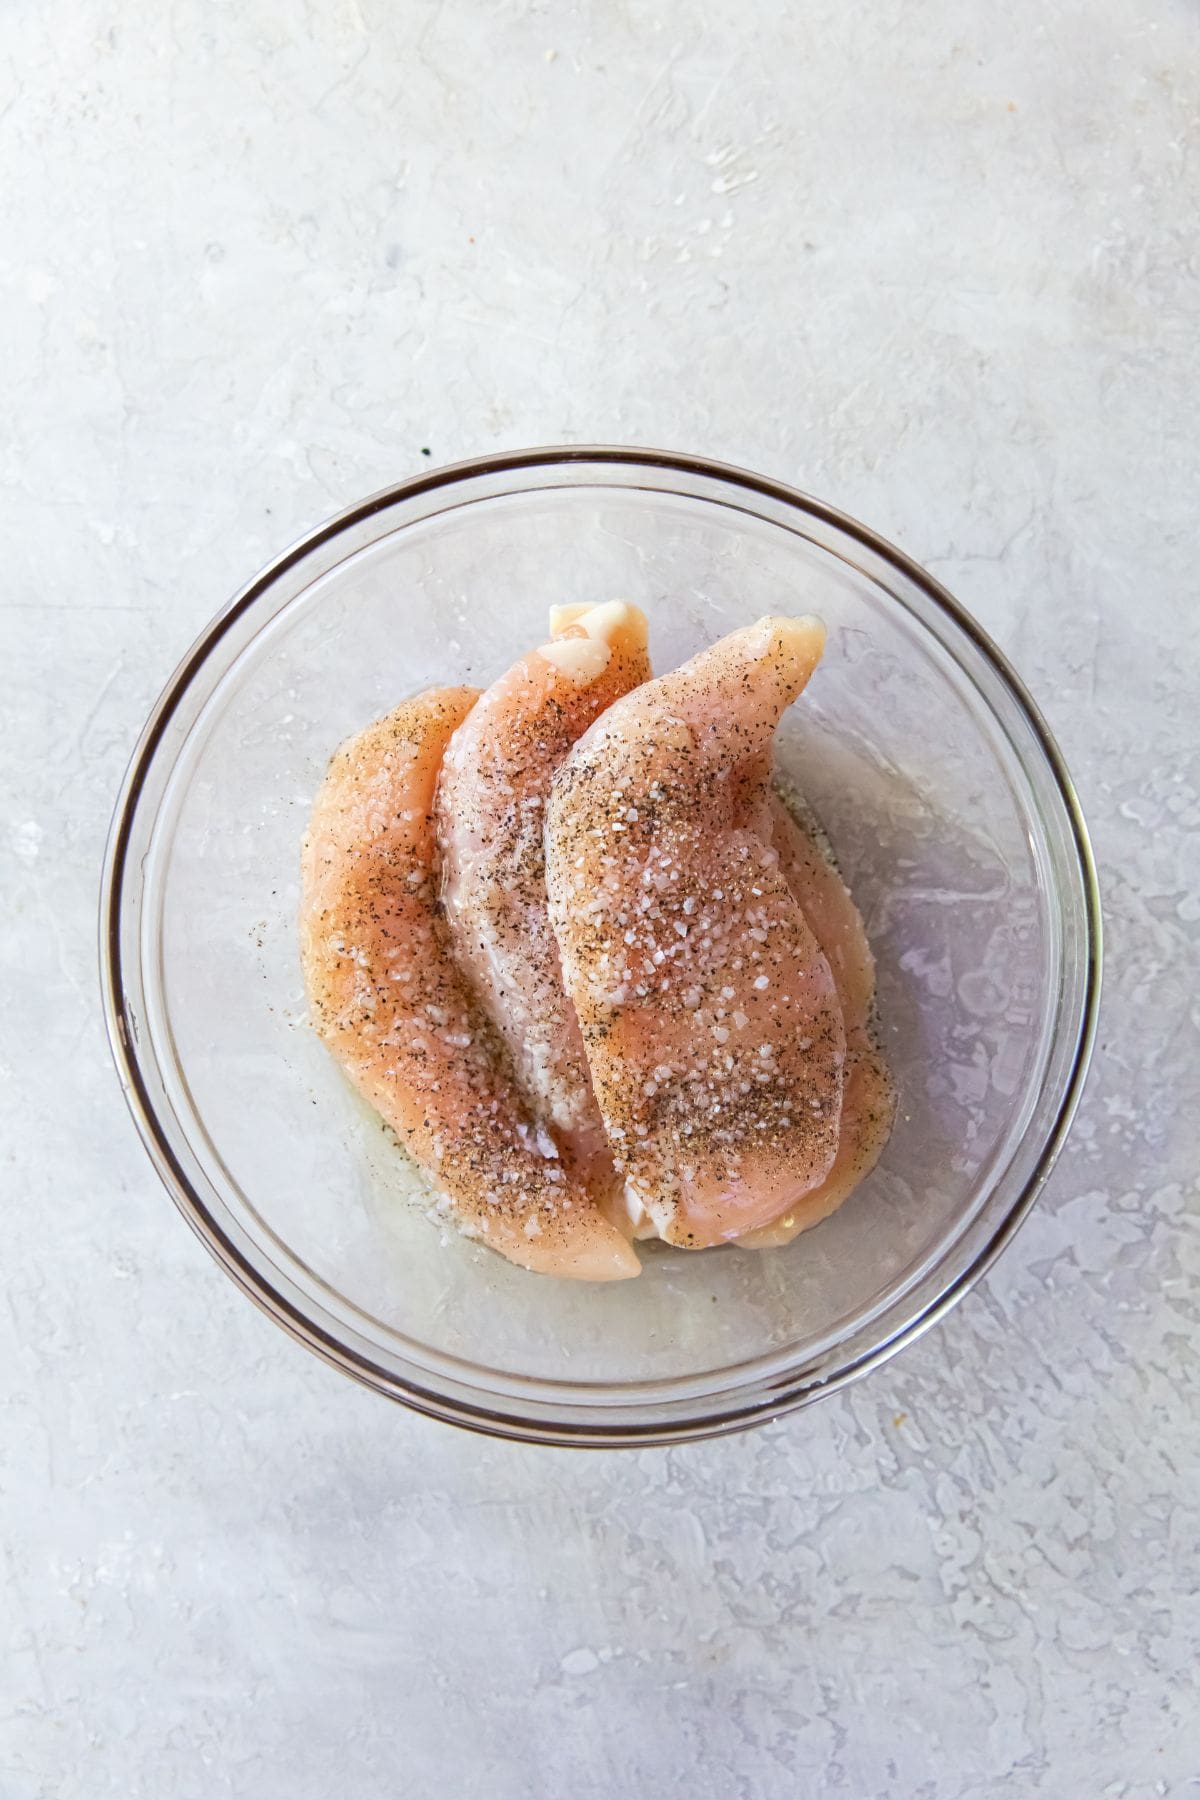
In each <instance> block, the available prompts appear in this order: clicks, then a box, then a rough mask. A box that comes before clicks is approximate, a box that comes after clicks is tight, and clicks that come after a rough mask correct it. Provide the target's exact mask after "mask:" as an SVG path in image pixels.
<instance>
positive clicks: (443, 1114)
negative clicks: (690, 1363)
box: [300, 688, 639, 1281]
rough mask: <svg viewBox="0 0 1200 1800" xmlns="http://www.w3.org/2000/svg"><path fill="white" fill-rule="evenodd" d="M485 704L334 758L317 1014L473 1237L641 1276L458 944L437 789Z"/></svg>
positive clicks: (539, 1256) (313, 841)
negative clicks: (443, 865) (521, 1069)
mask: <svg viewBox="0 0 1200 1800" xmlns="http://www.w3.org/2000/svg"><path fill="white" fill-rule="evenodd" d="M476 698H477V695H476V693H475V691H474V690H473V689H471V688H443V689H437V690H432V691H430V692H428V693H425V694H421V695H419V696H418V697H417V698H416V699H415V700H409V701H406V702H405V703H404V704H403V705H402V706H399V707H397V708H396V710H395V711H394V712H393V713H390V714H389V715H388V717H387V718H385V719H381V720H379V721H378V722H377V723H375V724H374V725H370V726H368V727H367V729H366V730H365V731H363V732H360V733H359V735H358V736H357V737H355V738H352V739H351V740H350V742H349V743H347V744H345V745H344V746H343V747H342V749H341V750H339V751H338V753H337V755H336V756H335V757H334V759H333V762H332V764H331V766H330V769H329V773H328V775H327V776H326V778H325V781H324V784H323V786H322V788H321V790H320V792H319V794H318V796H317V800H316V804H315V806H314V810H313V816H312V821H311V824H310V826H309V831H308V835H307V837H306V839H305V843H304V850H303V858H302V903H301V918H300V937H301V956H302V962H303V967H304V976H305V982H306V986H307V989H308V998H309V1007H310V1011H311V1016H312V1021H313V1024H314V1025H315V1027H316V1029H317V1031H318V1032H319V1033H320V1035H321V1036H322V1037H323V1038H324V1040H325V1042H326V1044H327V1045H328V1046H329V1049H330V1050H331V1051H332V1053H333V1055H334V1056H335V1057H336V1058H337V1060H338V1062H339V1063H340V1064H341V1065H342V1067H343V1069H344V1070H345V1072H346V1073H347V1075H349V1077H350V1079H351V1080H352V1081H353V1082H354V1083H355V1085H356V1086H357V1087H358V1088H359V1089H360V1091H361V1092H362V1093H363V1094H364V1095H365V1097H366V1098H367V1099H368V1100H369V1101H370V1102H371V1104H372V1105H373V1106H374V1107H376V1108H377V1110H378V1111H379V1112H380V1113H381V1114H382V1116H383V1118H384V1119H385V1120H386V1121H387V1123H388V1124H389V1125H391V1126H392V1128H393V1129H394V1130H395V1132H396V1133H397V1135H398V1137H399V1138H400V1140H401V1142H402V1143H403V1144H404V1146H405V1148H406V1149H407V1150H408V1151H409V1152H410V1153H411V1154H412V1156H413V1157H415V1159H416V1160H417V1162H419V1163H420V1164H421V1166H422V1167H423V1168H424V1169H425V1170H426V1172H427V1173H428V1175H429V1176H430V1177H431V1179H432V1181H433V1182H434V1184H435V1185H436V1187H437V1188H438V1189H439V1190H440V1193H441V1195H442V1196H443V1200H442V1204H443V1206H445V1207H447V1208H448V1210H449V1213H450V1214H451V1215H452V1217H453V1218H454V1219H455V1221H456V1222H457V1223H458V1225H459V1226H460V1228H461V1229H462V1230H463V1231H464V1232H465V1233H466V1234H467V1235H468V1236H473V1237H477V1238H480V1239H481V1240H482V1241H483V1242H485V1243H487V1244H490V1245H491V1247H492V1248H493V1249H494V1250H498V1251H499V1252H500V1253H501V1254H502V1255H503V1256H506V1257H508V1259H509V1260H510V1261H511V1262H515V1263H518V1264H520V1265H521V1267H523V1268H526V1269H534V1270H537V1271H539V1272H541V1273H543V1274H551V1275H565V1276H573V1277H577V1278H579V1279H583V1280H592V1281H608V1280H615V1279H620V1278H621V1277H624V1276H630V1275H636V1274H637V1273H638V1271H639V1264H638V1260H637V1257H636V1256H635V1254H634V1252H633V1250H632V1249H631V1248H630V1246H629V1244H628V1243H627V1242H626V1240H625V1238H624V1237H623V1236H622V1235H621V1233H620V1232H618V1231H617V1230H616V1229H615V1227H614V1226H613V1225H612V1224H611V1223H610V1222H609V1221H608V1220H607V1219H606V1218H605V1217H604V1216H603V1214H602V1213H601V1211H600V1209H599V1208H598V1207H597V1205H596V1204H595V1201H594V1200H593V1198H592V1196H591V1194H590V1193H589V1191H588V1189H587V1187H586V1185H585V1183H584V1182H583V1180H582V1179H581V1177H580V1175H579V1174H578V1172H577V1171H576V1169H575V1167H574V1165H573V1161H572V1158H571V1157H570V1155H569V1154H562V1153H561V1151H562V1148H563V1147H560V1146H559V1145H558V1144H556V1142H555V1140H554V1138H553V1136H552V1135H551V1133H549V1132H548V1131H547V1130H546V1128H545V1126H544V1125H543V1124H542V1123H541V1122H540V1121H539V1119H538V1118H537V1116H536V1114H535V1112H534V1111H533V1110H532V1109H531V1108H530V1106H529V1105H528V1104H527V1103H526V1102H525V1100H524V1099H523V1097H522V1096H521V1094H520V1092H519V1089H518V1086H517V1083H516V1081H515V1079H514V1076H513V1072H512V1067H511V1063H510V1060H509V1058H508V1055H507V1052H506V1051H505V1049H504V1046H503V1044H502V1043H501V1041H500V1040H499V1038H498V1037H497V1035H496V1033H495V1031H494V1030H493V1028H492V1026H491V1024H490V1022H489V1020H488V1018H487V1016H486V1014H485V1012H484V1010H483V1008H482V1007H481V1006H480V1004H479V1002H478V1000H477V999H476V997H475V995H474V993H473V992H472V990H471V987H470V985H469V984H468V982H467V981H466V979H465V977H464V975H463V973H462V971H461V970H460V969H459V967H458V965H457V963H456V962H455V960H454V958H453V955H452V953H451V949H450V945H449V943H448V933H447V930H446V925H445V921H444V919H443V918H442V916H441V912H440V909H439V905H438V885H439V880H440V871H439V867H438V856H437V846H436V839H435V833H434V824H433V807H434V790H435V788H436V785H437V780H438V775H439V771H440V769H441V766H442V759H443V755H444V753H445V749H446V745H447V743H448V742H449V740H450V737H451V734H452V733H453V732H454V731H455V730H456V729H458V727H459V726H461V724H462V722H463V720H464V719H465V718H466V717H467V716H468V714H469V712H470V709H471V707H472V706H473V705H474V703H475V701H476Z"/></svg>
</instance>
